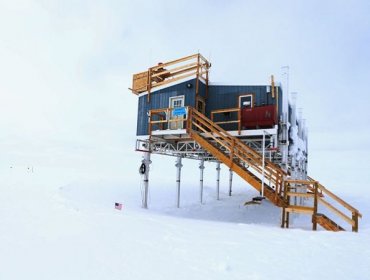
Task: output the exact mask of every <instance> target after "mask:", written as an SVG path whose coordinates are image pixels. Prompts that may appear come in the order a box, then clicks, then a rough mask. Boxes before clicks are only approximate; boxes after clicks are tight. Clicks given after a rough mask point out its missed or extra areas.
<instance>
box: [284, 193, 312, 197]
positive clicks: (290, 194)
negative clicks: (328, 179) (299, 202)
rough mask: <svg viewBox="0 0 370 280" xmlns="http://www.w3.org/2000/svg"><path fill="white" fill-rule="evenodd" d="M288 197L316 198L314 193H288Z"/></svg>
mask: <svg viewBox="0 0 370 280" xmlns="http://www.w3.org/2000/svg"><path fill="white" fill-rule="evenodd" d="M287 195H289V196H298V197H314V194H313V193H299V192H287Z"/></svg>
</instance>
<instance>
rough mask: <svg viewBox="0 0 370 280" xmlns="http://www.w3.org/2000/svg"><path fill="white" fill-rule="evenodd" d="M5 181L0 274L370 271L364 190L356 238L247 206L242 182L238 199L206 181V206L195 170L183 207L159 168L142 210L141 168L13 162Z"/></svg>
mask: <svg viewBox="0 0 370 280" xmlns="http://www.w3.org/2000/svg"><path fill="white" fill-rule="evenodd" d="M89 177H90V178H89ZM235 177H236V176H235ZM0 178H1V186H0V190H1V191H0V209H1V210H0V222H1V227H0V245H1V246H0V248H1V249H0V279H4V280H12V279H37V280H42V279H47V280H49V279H55V280H56V279H68V280H70V279H79V280H81V279H89V280H93V279H369V277H370V276H369V275H370V266H369V263H370V221H369V218H368V216H369V214H370V207H369V203H368V201H369V196H367V197H363V194H361V193H358V194H356V193H354V194H352V195H354V196H355V197H352V198H353V199H354V200H352V201H356V203H355V204H356V206H357V207H358V208H359V209H360V210H361V211H362V213H363V214H364V218H363V219H362V220H361V221H360V232H359V233H358V234H355V233H351V232H342V233H332V232H326V231H323V230H320V231H317V232H313V231H311V230H310V226H311V225H310V223H309V219H307V218H296V219H295V220H294V221H293V229H281V228H280V227H279V224H280V211H279V209H277V208H275V207H274V206H272V205H271V204H270V203H269V202H267V201H266V202H264V203H263V204H262V205H260V206H256V205H254V206H248V207H245V206H243V203H244V202H245V201H246V200H248V199H250V198H251V197H253V196H255V195H256V193H255V191H254V190H252V188H250V187H247V186H245V184H243V183H242V182H241V181H240V180H237V179H236V180H235V185H234V192H233V196H232V197H228V195H227V184H225V182H223V183H222V186H221V200H220V201H217V200H216V199H215V187H214V185H212V183H211V181H209V182H208V181H207V182H206V187H205V204H204V205H200V204H199V203H198V185H197V178H198V174H197V175H196V176H194V184H189V183H188V182H187V181H186V180H184V181H185V183H184V185H183V186H182V200H181V208H180V209H177V208H176V207H175V192H174V190H175V186H174V184H168V183H162V182H161V181H160V180H158V178H157V179H156V177H155V174H154V175H153V180H152V182H151V183H152V184H151V189H150V209H149V210H144V209H142V208H141V207H140V205H141V198H140V184H139V178H140V177H139V175H136V174H133V175H132V178H129V179H128V178H125V177H124V176H122V178H120V177H119V176H118V177H116V178H114V179H108V178H111V177H108V176H107V177H106V178H104V176H100V175H97V174H93V173H91V174H90V176H89V174H84V175H83V176H82V175H81V174H76V171H74V170H73V169H66V168H64V169H62V168H42V167H34V170H33V172H32V170H31V169H28V168H27V167H26V166H14V167H12V168H10V167H8V168H5V167H4V168H2V170H1V177H0ZM344 198H345V199H346V198H347V197H344ZM352 198H350V197H348V200H350V201H351V199H352ZM114 202H121V203H123V205H124V208H123V210H122V211H119V210H115V209H114V207H113V205H114ZM305 219H307V220H305Z"/></svg>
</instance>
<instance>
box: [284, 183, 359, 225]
mask: <svg viewBox="0 0 370 280" xmlns="http://www.w3.org/2000/svg"><path fill="white" fill-rule="evenodd" d="M307 190H309V191H310V192H307ZM291 197H305V198H311V199H312V202H313V205H312V206H297V205H291ZM328 198H330V199H331V200H333V201H335V202H336V203H337V204H338V205H339V206H342V207H343V208H346V209H347V210H349V211H350V212H351V214H352V216H351V217H350V216H348V215H346V214H345V213H343V210H341V209H338V207H335V206H334V205H333V204H332V203H330V202H328ZM284 199H285V201H286V207H284V208H283V218H282V227H289V213H290V212H292V213H304V214H312V229H313V230H316V229H317V223H318V217H319V215H320V214H319V213H318V211H319V207H320V206H324V207H325V208H326V209H328V210H330V211H331V212H332V213H334V214H335V215H336V216H337V217H339V218H341V219H342V220H343V221H345V222H347V223H348V224H350V225H351V226H352V231H354V232H357V231H358V219H359V218H362V214H361V213H360V212H359V210H357V209H356V208H354V207H353V206H351V205H350V204H348V203H347V202H345V201H344V200H342V199H341V198H339V197H338V196H337V195H335V194H334V193H332V192H331V191H329V190H328V189H327V188H325V187H324V186H323V185H322V184H320V183H319V182H318V181H315V180H313V179H312V178H310V177H308V180H285V182H284ZM337 229H338V230H343V229H342V227H340V226H339V225H337Z"/></svg>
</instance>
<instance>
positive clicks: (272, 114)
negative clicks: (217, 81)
mask: <svg viewBox="0 0 370 280" xmlns="http://www.w3.org/2000/svg"><path fill="white" fill-rule="evenodd" d="M275 124H277V115H276V107H275V105H269V106H261V107H254V108H245V109H242V127H243V128H271V127H273V126H274V125H275Z"/></svg>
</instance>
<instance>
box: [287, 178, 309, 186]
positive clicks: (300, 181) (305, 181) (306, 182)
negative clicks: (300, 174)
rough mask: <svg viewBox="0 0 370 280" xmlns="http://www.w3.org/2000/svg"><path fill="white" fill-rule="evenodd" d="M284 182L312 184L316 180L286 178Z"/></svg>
mask: <svg viewBox="0 0 370 280" xmlns="http://www.w3.org/2000/svg"><path fill="white" fill-rule="evenodd" d="M285 182H288V183H292V184H304V185H314V184H315V182H316V181H308V180H290V179H287V180H285Z"/></svg>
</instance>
